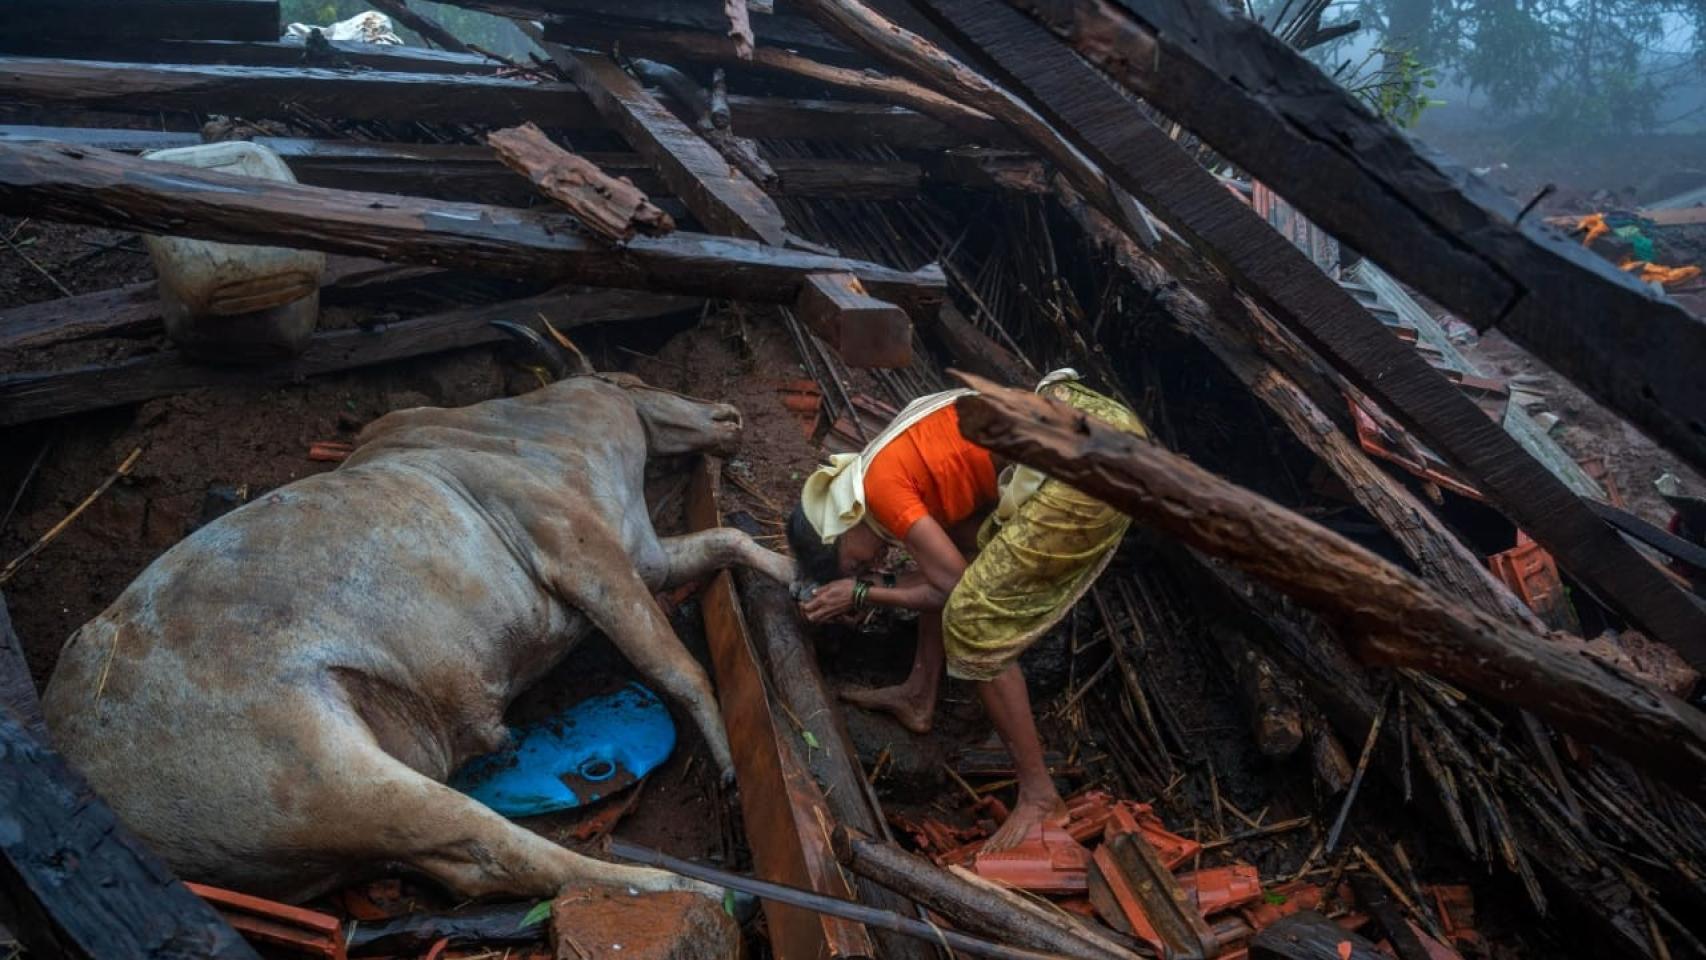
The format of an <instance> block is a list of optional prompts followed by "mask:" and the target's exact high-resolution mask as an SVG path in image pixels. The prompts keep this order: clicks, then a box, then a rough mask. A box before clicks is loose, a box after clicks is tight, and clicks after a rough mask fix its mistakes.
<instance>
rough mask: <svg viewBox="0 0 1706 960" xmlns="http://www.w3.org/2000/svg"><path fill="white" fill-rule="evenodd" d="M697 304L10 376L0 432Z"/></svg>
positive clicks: (438, 322)
mask: <svg viewBox="0 0 1706 960" xmlns="http://www.w3.org/2000/svg"><path fill="white" fill-rule="evenodd" d="M701 304H702V301H700V300H698V299H696V298H693V297H672V296H666V295H663V294H653V293H638V292H631V291H618V290H602V291H596V292H591V293H581V294H573V295H569V294H562V293H557V294H546V295H544V296H539V297H530V298H527V299H524V300H512V301H506V302H503V303H494V304H485V305H482V306H477V307H464V308H461V309H457V310H448V311H445V312H443V313H435V314H430V315H428V316H424V317H416V318H414V319H412V320H404V321H402V322H400V323H394V324H389V325H386V326H383V327H378V328H376V329H374V330H371V331H370V330H362V329H360V328H350V329H345V330H327V331H322V332H319V333H316V334H314V336H313V337H311V338H310V339H309V341H308V346H307V348H306V349H305V350H304V351H303V352H302V354H301V355H300V356H298V357H295V358H293V359H291V360H286V361H280V362H277V363H268V364H245V365H235V366H231V365H226V366H221V365H216V364H205V363H196V362H195V361H193V360H190V359H187V358H186V357H184V356H183V355H182V354H180V353H178V352H177V351H175V350H170V351H165V352H162V353H153V354H146V355H143V356H140V357H133V358H131V359H128V360H121V361H119V362H118V363H114V364H109V365H105V366H92V367H78V368H76V369H73V370H56V371H52V372H47V373H17V374H7V375H4V376H0V426H10V425H13V424H18V423H28V422H31V421H35V420H45V419H48V418H51V417H60V416H65V415H67V414H72V413H81V412H83V411H85V410H98V409H103V408H106V407H118V406H124V405H126V404H131V403H140V402H141V401H143V400H151V399H153V398H155V397H163V396H169V395H171V394H174V393H183V392H185V391H188V390H195V389H199V388H201V387H214V386H228V387H244V386H251V385H262V386H271V385H276V384H285V383H296V382H298V381H300V380H301V379H302V378H304V377H311V376H319V375H322V374H327V373H337V372H339V371H342V370H355V369H359V368H361V367H368V366H373V365H375V364H380V363H389V362H391V361H394V360H404V359H407V358H409V357H418V356H424V355H426V354H431V353H442V352H444V351H446V350H457V349H461V348H464V347H474V346H479V345H481V344H486V343H496V342H499V341H502V340H503V339H504V336H505V335H504V333H503V332H502V331H501V330H499V329H498V328H496V327H494V326H492V325H491V324H492V321H494V320H518V321H521V322H525V323H531V322H533V321H534V320H535V319H536V318H538V317H541V316H543V317H545V318H546V319H548V320H550V321H551V323H552V325H554V326H556V327H557V328H558V329H566V328H569V327H575V326H584V325H586V324H592V323H611V322H621V321H636V320H648V319H652V318H655V317H661V316H667V315H669V314H672V313H680V312H684V311H689V310H696V309H698V308H699V307H700V305H701Z"/></svg>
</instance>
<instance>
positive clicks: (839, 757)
mask: <svg viewBox="0 0 1706 960" xmlns="http://www.w3.org/2000/svg"><path fill="white" fill-rule="evenodd" d="M734 578H735V585H736V587H738V588H739V593H740V598H741V608H742V610H744V611H745V613H746V622H747V623H749V624H751V625H752V629H753V635H754V637H755V638H756V639H755V644H754V645H755V646H756V647H757V648H758V652H759V654H760V656H761V657H762V658H763V661H764V664H765V666H766V667H767V668H768V669H769V676H770V679H771V683H772V688H773V690H774V693H775V696H776V700H777V702H779V703H781V704H782V705H783V707H784V708H785V709H786V710H787V711H788V715H789V716H790V717H793V718H797V720H798V723H799V727H800V728H801V729H799V730H797V731H796V733H798V734H799V735H800V736H801V737H802V738H803V737H805V736H806V735H807V734H808V733H809V734H810V735H811V736H812V737H813V738H814V739H815V740H816V741H817V744H818V749H807V750H806V752H805V753H806V756H805V758H804V763H805V767H806V769H807V771H808V772H809V773H810V775H811V776H812V778H813V779H814V780H816V781H817V783H818V784H819V785H820V786H821V787H822V788H823V802H824V805H825V807H827V808H828V810H829V813H830V816H831V817H832V822H833V823H834V824H836V825H839V826H846V827H851V828H853V829H855V830H859V831H861V832H862V833H864V834H866V835H868V836H874V837H884V838H887V837H888V823H887V821H886V820H885V819H884V818H883V809H882V805H881V804H880V803H879V802H878V801H877V794H876V791H875V790H873V789H872V788H871V784H870V783H869V782H868V781H867V780H866V779H865V771H864V769H863V768H862V767H861V766H860V765H859V753H858V751H857V750H856V749H854V747H853V740H852V738H851V737H850V736H848V733H847V724H846V722H845V720H844V719H843V717H842V714H841V709H840V707H839V704H838V702H837V700H836V697H835V695H834V693H833V692H832V691H831V689H830V687H829V684H828V683H826V682H825V681H824V679H823V672H822V671H821V670H820V669H819V668H818V662H817V654H816V653H815V652H814V650H813V649H812V644H811V642H810V641H808V640H807V639H806V636H805V630H804V628H803V627H802V626H801V622H800V613H799V607H798V605H797V604H796V603H795V602H794V599H793V597H792V596H790V595H789V593H788V588H787V587H786V586H785V585H783V584H779V583H776V582H775V581H773V580H771V579H769V578H768V577H765V576H764V575H763V574H760V573H757V572H755V571H753V570H750V569H747V568H741V569H737V570H735V571H734ZM832 845H833V844H832ZM858 896H859V900H860V902H862V903H865V904H868V905H870V906H873V907H876V908H878V909H881V910H890V911H893V912H895V913H898V914H902V915H905V916H917V915H918V908H917V906H916V905H914V904H913V903H912V902H911V901H910V900H908V899H907V898H906V897H904V896H901V895H900V894H898V893H895V892H892V891H890V890H888V889H886V888H884V887H882V886H880V885H878V884H874V883H872V882H870V881H869V880H865V881H863V882H861V883H859V884H858ZM871 936H872V937H873V938H875V940H876V947H877V949H878V950H879V951H880V952H881V955H882V956H883V957H885V958H893V960H935V957H936V951H935V950H934V949H932V948H931V947H930V946H929V945H928V944H925V943H923V942H921V941H918V940H914V939H911V938H909V937H902V936H898V935H896V934H894V933H892V932H889V931H884V930H872V931H871Z"/></svg>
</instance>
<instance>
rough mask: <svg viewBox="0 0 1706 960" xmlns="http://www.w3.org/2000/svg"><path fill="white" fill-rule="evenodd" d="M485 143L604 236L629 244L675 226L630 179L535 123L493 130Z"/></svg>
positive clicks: (661, 233) (541, 190) (654, 235)
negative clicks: (580, 153) (614, 174)
mask: <svg viewBox="0 0 1706 960" xmlns="http://www.w3.org/2000/svg"><path fill="white" fill-rule="evenodd" d="M486 144H487V146H490V147H491V148H492V150H493V152H495V153H496V154H497V155H498V159H500V160H502V161H503V163H504V166H506V167H509V168H510V169H512V170H514V171H515V172H517V173H519V174H522V175H523V176H525V177H527V178H528V179H529V180H531V181H533V185H534V186H536V187H538V188H539V191H540V192H541V193H543V194H545V195H546V196H548V197H550V198H551V199H552V200H555V201H557V203H559V204H560V205H562V206H563V208H564V209H566V210H568V211H569V212H570V213H572V214H574V215H575V218H576V219H578V220H579V221H580V222H581V223H582V224H583V225H584V226H586V227H587V228H588V229H589V230H592V231H594V232H596V233H597V234H599V235H600V236H602V237H604V239H606V240H610V241H615V242H626V241H628V240H632V239H633V238H634V234H635V233H644V234H645V235H646V236H649V237H656V236H662V235H663V234H666V233H669V232H671V231H672V230H674V229H675V221H674V220H671V219H670V217H669V214H667V213H664V212H663V211H662V210H659V209H658V208H657V207H655V206H653V205H652V202H651V201H650V200H648V199H647V198H646V195H645V194H644V193H642V192H640V190H639V188H638V187H635V186H634V184H633V183H632V182H630V181H626V180H618V179H616V178H615V177H612V176H610V175H609V174H606V173H605V172H604V171H603V170H600V169H599V168H598V164H596V163H593V162H592V161H590V160H588V159H586V158H585V157H581V156H576V155H575V154H572V153H570V152H569V151H567V150H564V149H563V148H562V147H559V146H557V145H556V144H555V143H553V142H552V141H551V138H550V137H547V136H546V135H545V131H543V130H541V129H539V128H538V127H536V126H534V125H533V124H531V123H524V124H522V125H521V126H519V127H508V128H505V129H503V130H494V131H493V132H492V133H490V134H488V135H487V136H486Z"/></svg>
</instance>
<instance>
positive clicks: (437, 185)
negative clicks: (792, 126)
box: [0, 125, 995, 206]
mask: <svg viewBox="0 0 1706 960" xmlns="http://www.w3.org/2000/svg"><path fill="white" fill-rule="evenodd" d="M251 139H252V140H253V142H255V143H258V144H260V145H262V146H264V147H266V148H268V149H269V150H272V151H273V152H274V153H277V154H278V155H279V156H280V157H281V158H283V160H284V162H285V163H286V164H287V165H289V167H290V171H291V173H293V174H295V175H296V180H297V182H298V183H305V184H309V185H311V186H316V187H334V188H336V189H340V190H365V191H373V192H381V193H400V194H406V195H409V196H415V197H431V198H435V199H439V200H472V201H476V202H479V203H492V204H498V205H501V206H527V205H528V204H529V201H531V200H535V199H537V198H538V191H537V190H536V189H534V187H533V186H532V185H531V184H530V183H528V182H527V181H525V180H523V179H521V178H519V177H516V176H515V175H513V174H512V173H511V172H510V171H509V170H508V169H506V168H505V167H504V166H503V165H502V164H501V163H500V162H499V161H498V159H497V158H496V157H494V156H493V155H492V153H491V151H489V150H487V149H486V148H484V147H478V146H472V145H467V144H451V143H447V144H433V143H425V144H423V143H384V142H377V141H372V140H312V139H307V138H301V137H254V138H251ZM42 140H47V141H53V142H59V143H68V144H72V145H74V146H82V147H94V148H96V149H100V150H113V151H116V152H119V153H138V152H141V151H145V150H164V149H168V148H171V147H188V146H195V145H196V144H199V143H201V142H202V140H201V137H200V135H198V134H195V133H169V132H161V131H158V130H123V129H103V128H78V127H42V126H6V125H0V144H4V143H23V142H33V141H42ZM580 156H583V157H585V158H586V159H587V160H589V161H591V162H592V163H595V164H597V165H598V167H599V169H601V170H603V171H605V172H606V173H608V174H610V175H611V176H615V177H626V178H627V179H629V180H631V181H633V183H634V186H636V187H638V188H639V189H641V190H642V191H644V192H646V193H647V194H649V195H651V196H654V197H661V196H667V195H668V194H669V187H668V185H667V184H665V183H664V182H663V180H662V179H661V178H659V177H658V174H657V170H656V168H655V167H654V166H653V165H652V164H650V163H648V162H646V161H645V160H644V159H643V158H641V157H640V155H639V154H637V153H627V152H620V153H618V152H604V151H593V152H586V153H581V154H580ZM771 163H772V166H774V167H775V174H776V176H775V177H774V178H773V180H774V182H773V184H771V185H769V186H767V187H766V191H765V192H767V193H769V194H770V195H772V196H778V197H839V198H842V199H853V198H858V199H871V200H891V199H902V198H908V197H915V196H917V194H918V191H919V190H920V189H922V188H923V186H924V184H925V183H926V182H939V183H943V184H945V185H950V186H958V187H967V188H972V189H993V188H994V187H995V183H994V181H993V180H992V179H991V178H990V177H988V176H986V175H983V174H982V173H981V172H980V170H979V169H978V168H976V167H975V166H973V165H969V164H966V163H962V162H957V161H955V160H954V159H953V158H950V157H932V158H929V159H928V161H927V162H925V163H913V162H910V161H906V160H890V161H869V162H866V161H859V160H833V159H817V158H811V157H803V158H800V157H781V158H777V159H775V160H774V161H772V162H771Z"/></svg>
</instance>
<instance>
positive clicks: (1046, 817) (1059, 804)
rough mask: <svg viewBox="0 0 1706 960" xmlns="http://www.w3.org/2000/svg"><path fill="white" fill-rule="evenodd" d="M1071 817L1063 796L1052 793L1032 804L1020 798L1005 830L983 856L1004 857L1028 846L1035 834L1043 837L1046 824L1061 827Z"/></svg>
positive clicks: (984, 848)
mask: <svg viewBox="0 0 1706 960" xmlns="http://www.w3.org/2000/svg"><path fill="white" fill-rule="evenodd" d="M1070 816H1071V814H1070V812H1069V811H1068V810H1067V808H1066V801H1064V800H1062V799H1060V795H1059V794H1055V793H1052V792H1051V793H1050V795H1049V796H1047V797H1041V798H1038V799H1032V800H1027V799H1025V798H1024V797H1020V798H1019V802H1018V803H1017V804H1015V805H1014V807H1013V812H1012V814H1010V815H1009V816H1008V817H1007V820H1006V822H1005V823H1003V824H1001V828H1000V829H998V830H996V831H995V835H994V836H992V837H990V838H989V842H987V843H985V844H984V845H983V852H984V853H1000V852H1001V851H1003V850H1011V849H1013V848H1014V847H1016V846H1018V845H1019V844H1021V843H1024V842H1025V838H1026V837H1028V836H1030V835H1031V834H1032V833H1033V832H1035V833H1038V834H1041V832H1042V828H1043V825H1044V824H1053V825H1056V826H1059V825H1061V824H1064V823H1066V821H1067V819H1068V818H1069V817H1070Z"/></svg>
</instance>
